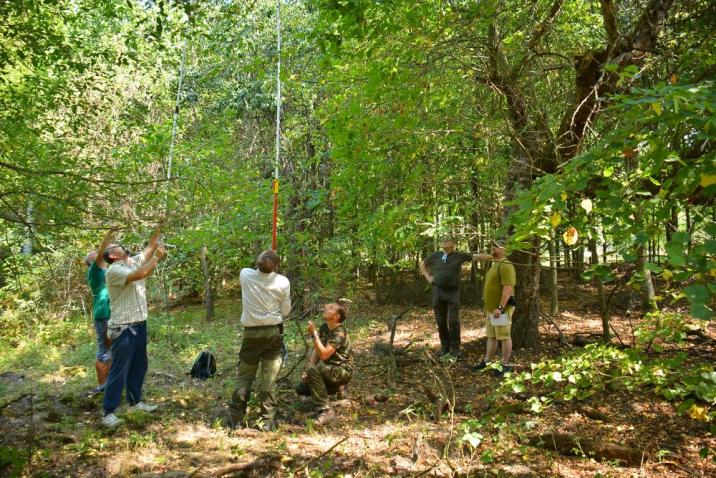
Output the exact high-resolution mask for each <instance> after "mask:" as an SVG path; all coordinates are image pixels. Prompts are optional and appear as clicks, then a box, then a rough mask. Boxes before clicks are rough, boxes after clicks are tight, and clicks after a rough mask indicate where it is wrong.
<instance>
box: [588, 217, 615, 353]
mask: <svg viewBox="0 0 716 478" xmlns="http://www.w3.org/2000/svg"><path fill="white" fill-rule="evenodd" d="M596 236H597V234H596V230H595V229H594V228H592V230H591V235H590V237H589V251H590V252H591V253H592V259H591V264H592V265H593V266H595V265H597V264H599V257H598V256H597V237H596ZM594 284H595V285H596V286H597V296H598V297H599V315H600V316H601V318H602V338H603V339H604V343H609V342H610V341H611V339H612V336H611V331H610V330H609V311H608V310H607V301H606V298H605V296H604V284H603V282H602V278H601V277H599V276H598V275H596V274H595V275H594Z"/></svg>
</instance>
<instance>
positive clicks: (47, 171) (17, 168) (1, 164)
mask: <svg viewBox="0 0 716 478" xmlns="http://www.w3.org/2000/svg"><path fill="white" fill-rule="evenodd" d="M0 167H2V168H6V169H10V170H12V171H15V172H17V173H22V174H29V175H32V176H66V177H68V178H74V179H78V180H80V181H84V182H88V183H93V184H120V185H123V186H141V185H146V184H155V183H163V182H166V181H174V180H176V179H178V178H176V177H175V178H162V179H148V180H146V181H120V180H116V179H97V178H93V177H88V176H82V175H80V174H77V173H73V172H70V171H63V170H61V169H45V170H35V169H30V168H24V167H22V166H17V165H14V164H10V163H6V162H4V161H0Z"/></svg>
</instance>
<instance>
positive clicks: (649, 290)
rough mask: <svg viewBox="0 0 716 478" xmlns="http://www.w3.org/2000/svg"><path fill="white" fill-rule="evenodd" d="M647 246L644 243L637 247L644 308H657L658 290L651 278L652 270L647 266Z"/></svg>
mask: <svg viewBox="0 0 716 478" xmlns="http://www.w3.org/2000/svg"><path fill="white" fill-rule="evenodd" d="M645 249H646V248H645V247H644V245H643V244H641V245H639V247H638V248H637V266H638V270H639V272H640V273H641V274H642V291H641V292H642V306H643V307H644V310H647V311H653V310H656V292H655V291H654V282H653V281H652V280H651V271H650V270H649V269H647V268H646V264H647V261H646V250H645Z"/></svg>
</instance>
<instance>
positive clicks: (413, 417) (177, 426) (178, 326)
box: [0, 300, 716, 477]
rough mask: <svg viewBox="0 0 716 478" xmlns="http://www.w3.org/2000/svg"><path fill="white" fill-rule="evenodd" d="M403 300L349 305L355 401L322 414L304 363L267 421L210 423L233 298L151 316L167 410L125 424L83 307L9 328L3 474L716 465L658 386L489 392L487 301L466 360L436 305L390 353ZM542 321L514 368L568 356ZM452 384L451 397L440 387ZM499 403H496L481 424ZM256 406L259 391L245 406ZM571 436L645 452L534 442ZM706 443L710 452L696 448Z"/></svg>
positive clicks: (477, 471) (673, 470)
mask: <svg viewBox="0 0 716 478" xmlns="http://www.w3.org/2000/svg"><path fill="white" fill-rule="evenodd" d="M404 309H405V307H401V306H380V307H379V306H375V305H370V304H368V303H356V304H353V305H352V306H351V309H350V319H349V320H350V322H348V324H349V325H348V326H349V330H350V333H351V337H352V342H353V344H354V362H355V370H356V372H355V374H354V379H353V382H352V383H351V384H350V386H349V397H348V399H344V400H341V401H340V402H338V404H337V406H336V410H337V412H338V420H337V421H336V422H335V423H333V424H331V425H329V426H328V427H326V428H321V427H319V426H317V425H316V422H315V416H314V415H313V413H312V412H311V410H310V409H308V410H307V409H306V404H305V403H302V402H301V401H299V400H298V399H297V397H296V395H295V394H294V393H293V391H292V387H293V386H294V385H295V384H296V379H297V377H298V376H299V375H300V372H301V370H302V368H303V365H304V364H303V363H300V364H299V365H298V366H297V367H296V369H295V370H294V371H293V373H292V374H291V376H289V377H288V379H287V380H285V381H283V382H281V384H280V397H281V401H282V410H283V411H282V415H281V424H280V428H279V429H278V431H276V432H269V433H261V432H259V431H257V430H253V429H243V430H236V431H228V430H225V429H223V428H221V427H220V426H219V425H218V424H217V421H216V420H215V417H216V416H217V414H218V413H220V411H221V410H222V408H223V406H224V405H225V404H226V402H227V401H228V399H229V397H230V396H231V392H232V390H233V388H234V385H235V378H236V362H237V356H238V348H239V344H240V328H239V327H238V326H237V323H238V311H239V310H240V308H239V304H238V303H236V302H233V301H228V300H225V301H222V302H220V304H219V307H218V311H217V312H218V313H217V318H216V319H215V320H214V321H212V322H205V321H204V320H203V318H202V314H203V311H202V310H201V308H200V307H187V308H181V309H174V310H172V313H171V315H167V314H162V313H160V312H158V311H157V312H155V313H154V314H152V315H151V316H150V320H149V329H150V344H149V360H150V365H149V373H148V375H147V379H146V383H145V392H146V397H145V398H146V400H147V401H149V402H152V403H156V404H158V405H159V407H160V408H159V409H158V410H157V411H156V412H155V413H154V414H151V415H144V414H140V415H132V416H128V415H127V414H126V411H125V410H126V408H124V407H123V408H121V409H120V410H119V415H120V416H124V417H125V418H126V419H127V424H126V425H125V426H122V427H120V428H119V429H117V430H116V431H108V430H106V429H104V428H103V427H102V426H101V424H100V418H101V396H88V395H87V393H86V392H87V391H88V390H89V389H91V388H92V387H93V385H94V384H93V379H94V369H93V363H94V338H93V330H92V328H91V323H90V321H89V320H88V319H87V318H77V319H67V320H64V321H62V322H59V323H52V322H50V321H48V322H47V323H45V324H44V325H42V326H40V327H37V328H35V329H33V330H32V332H29V331H28V332H26V333H25V334H24V336H21V337H14V338H11V337H7V336H2V338H1V339H0V352H2V354H1V355H0V477H2V476H81V477H95V476H133V475H138V476H143V477H150V476H151V477H159V476H164V477H192V476H193V477H202V476H299V475H300V476H311V477H322V476H352V477H358V476H376V477H377V476H387V475H391V476H495V477H532V476H534V477H547V476H554V477H587V476H589V477H593V476H602V477H607V476H612V477H642V476H650V477H687V476H689V477H691V476H716V462H714V461H713V459H712V458H713V452H714V450H716V439H715V438H714V436H713V434H712V433H713V428H712V427H711V424H709V423H707V422H705V421H700V420H696V419H694V418H692V417H690V416H689V415H688V414H684V413H678V412H677V406H678V403H676V402H668V401H666V400H665V399H663V398H661V397H660V396H657V395H656V394H654V393H652V392H651V391H649V390H644V389H638V390H628V389H620V388H616V389H607V390H603V391H597V392H596V393H595V394H594V395H592V396H591V397H589V398H586V399H585V400H582V401H579V402H578V401H576V400H571V401H559V400H556V401H554V402H553V403H552V404H551V405H549V406H547V403H545V406H544V407H537V408H536V409H533V410H530V409H529V407H527V409H525V407H521V406H520V404H521V403H525V402H526V399H527V398H528V397H529V395H525V394H524V393H517V394H514V395H513V396H511V397H502V398H500V397H498V398H497V400H495V397H494V396H493V395H492V394H493V392H494V391H495V390H496V389H497V387H498V386H499V384H500V383H501V380H503V379H500V378H497V377H494V376H493V375H492V374H491V373H490V371H489V370H488V371H483V372H479V373H475V372H472V371H471V370H470V366H471V365H473V364H475V363H477V362H478V361H479V360H480V358H481V356H482V355H483V353H484V347H485V340H486V339H485V335H484V329H483V327H482V325H481V324H482V318H481V312H480V310H479V308H477V307H463V309H462V311H461V318H462V330H463V332H462V336H463V344H464V358H463V359H462V360H460V361H456V362H451V361H441V360H438V359H436V358H435V356H436V352H437V350H438V349H439V347H438V341H437V334H436V329H435V325H434V321H433V316H432V312H431V310H430V309H429V308H428V307H424V306H423V307H414V308H413V309H411V310H410V311H409V312H408V313H406V314H405V315H404V316H403V317H402V318H401V319H400V320H399V321H398V325H397V332H396V335H395V346H396V348H397V349H398V350H399V352H397V353H396V354H395V355H393V357H394V358H395V362H393V359H392V358H391V355H390V354H389V353H388V351H389V350H390V349H389V346H388V341H389V337H390V328H389V326H388V323H389V322H388V319H389V318H391V317H392V316H393V315H395V314H398V313H400V312H402V311H403V310H404ZM557 325H558V326H559V327H560V328H561V329H562V331H563V333H564V334H565V335H567V336H568V337H569V336H573V335H574V334H575V333H584V332H595V333H598V332H599V331H600V327H601V321H600V319H599V317H598V315H597V314H596V313H594V312H590V311H588V310H580V309H578V308H577V307H571V308H570V304H569V302H567V303H565V304H564V306H563V311H562V314H561V317H560V318H559V319H558V320H557ZM614 326H615V329H616V330H617V331H619V334H620V337H621V339H622V340H625V341H626V340H627V338H629V340H631V332H632V329H631V327H632V326H633V324H632V322H631V320H629V319H628V318H616V317H615V318H614ZM540 329H541V333H542V336H541V343H540V347H539V348H537V349H535V350H529V351H517V352H516V353H515V354H514V358H513V362H514V363H515V364H516V366H517V367H518V370H529V369H530V364H532V363H536V362H539V361H541V360H543V359H546V358H550V357H556V356H558V355H559V354H562V353H565V350H566V349H565V348H562V347H560V346H559V344H558V341H557V340H556V338H557V336H556V331H555V329H554V327H553V326H550V325H547V324H545V326H543V327H541V328H540ZM288 332H289V333H288V339H287V343H288V348H289V352H290V355H289V359H288V362H287V366H286V369H290V368H291V366H293V365H294V364H296V363H297V362H298V361H299V360H300V358H301V356H302V354H303V352H304V350H305V349H304V345H303V343H302V339H301V338H300V335H299V334H298V329H297V327H296V326H295V325H294V324H290V325H289V326H288ZM715 338H716V327H714V325H713V324H712V325H711V326H710V329H709V330H707V331H706V338H704V337H703V336H702V337H701V338H700V340H699V341H687V342H685V343H684V345H683V346H682V348H681V350H682V351H684V350H685V351H686V352H687V353H688V354H689V357H693V358H694V360H698V361H701V362H704V361H705V362H709V361H711V362H713V361H714V359H716V341H715V340H714V339H715ZM204 348H210V349H211V350H213V352H214V353H215V355H216V357H217V361H218V373H217V375H216V376H214V377H213V378H211V379H209V380H207V381H199V380H194V379H191V378H190V377H189V376H188V375H187V372H188V370H189V369H190V368H191V364H192V362H193V360H194V359H195V357H196V355H197V354H198V353H199V352H200V351H201V350H202V349H204ZM662 353H669V351H665V352H662ZM282 375H283V372H282ZM453 393H454V396H455V399H454V407H452V406H451V405H450V403H448V404H445V403H444V401H441V399H440V398H439V397H440V396H442V397H447V398H450V397H451V396H452V394H453ZM436 396H437V398H436ZM449 401H450V402H452V400H449ZM505 405H507V406H505ZM510 405H515V406H513V407H510ZM438 407H440V411H439V412H440V413H439V416H437V415H438V413H437V412H438V411H437V408H438ZM496 409H498V410H499V411H500V413H499V414H496V415H494V416H493V417H492V419H490V420H488V421H484V420H483V421H482V422H480V424H477V422H478V421H479V419H481V418H484V417H486V416H490V414H491V413H492V411H494V410H496ZM505 410H511V411H510V412H505ZM257 412H258V411H257V406H256V404H255V403H254V404H253V406H251V407H250V410H249V413H250V416H251V417H254V418H255V417H257V414H258V413H257ZM502 412H505V413H502ZM475 427H481V428H475ZM710 427H711V428H710ZM564 433H568V434H572V435H577V436H579V437H581V438H582V439H585V440H586V439H594V440H597V441H599V442H609V443H611V444H612V445H614V446H623V447H628V448H629V449H631V450H636V451H637V452H638V458H637V462H636V463H632V464H631V465H630V466H621V465H620V464H619V463H618V462H617V461H616V460H611V461H598V460H596V459H594V458H590V457H587V456H584V455H585V454H588V453H581V452H580V448H581V446H580V445H576V446H575V447H574V449H573V450H572V451H574V452H575V454H576V455H580V454H581V455H582V456H581V457H580V456H563V455H560V454H558V453H556V452H555V451H553V450H549V449H548V448H549V447H546V448H538V447H535V446H533V445H534V444H535V443H534V441H531V437H534V436H536V435H543V436H544V435H545V434H552V435H557V434H564ZM703 449H709V450H711V455H710V456H708V457H706V458H702V457H701V456H700V455H699V452H700V450H703ZM28 458H30V459H29V460H28Z"/></svg>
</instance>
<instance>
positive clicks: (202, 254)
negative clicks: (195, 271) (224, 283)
mask: <svg viewBox="0 0 716 478" xmlns="http://www.w3.org/2000/svg"><path fill="white" fill-rule="evenodd" d="M199 259H200V260H201V272H202V273H203V274H204V305H205V307H206V309H205V310H206V314H205V318H206V320H211V319H213V318H214V290H213V289H212V287H211V275H210V274H209V259H208V257H207V252H206V246H201V249H199Z"/></svg>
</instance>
